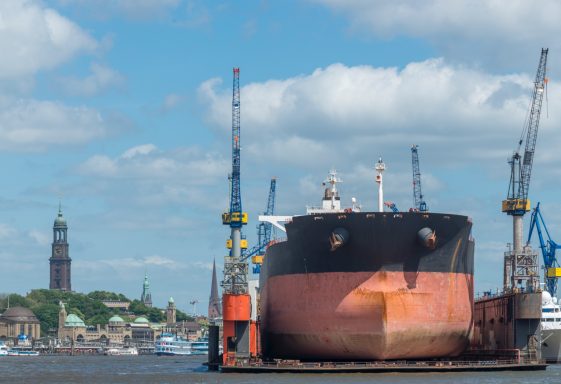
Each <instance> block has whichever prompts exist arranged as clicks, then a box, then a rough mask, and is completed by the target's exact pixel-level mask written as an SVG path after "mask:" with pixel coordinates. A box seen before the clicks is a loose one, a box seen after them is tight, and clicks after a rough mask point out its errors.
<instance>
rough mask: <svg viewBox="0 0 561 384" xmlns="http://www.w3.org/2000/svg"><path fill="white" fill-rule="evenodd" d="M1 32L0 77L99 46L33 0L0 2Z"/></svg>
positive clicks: (48, 65) (24, 73) (23, 73)
mask: <svg viewBox="0 0 561 384" xmlns="http://www.w3.org/2000/svg"><path fill="white" fill-rule="evenodd" d="M0 31H1V33H0V51H1V52H2V60H0V79H11V78H14V77H22V76H30V75H33V74H35V73H36V72H37V71H40V70H43V69H50V68H53V67H56V66H57V65H60V64H61V63H64V62H66V61H68V60H69V59H71V58H72V57H74V56H76V55H77V54H79V53H82V52H90V53H91V52H94V51H95V50H96V49H97V46H98V43H97V42H96V40H95V39H93V38H92V37H91V36H90V35H89V34H88V33H87V32H86V31H84V30H83V29H81V28H80V27H79V26H78V25H76V24H75V23H73V22H72V21H70V20H68V19H67V18H65V17H63V16H61V15H60V14H59V13H58V12H56V11H55V10H53V9H50V8H46V7H44V6H43V5H42V3H41V2H39V1H34V0H11V1H2V2H0Z"/></svg>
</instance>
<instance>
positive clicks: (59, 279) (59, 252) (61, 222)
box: [49, 204, 72, 291]
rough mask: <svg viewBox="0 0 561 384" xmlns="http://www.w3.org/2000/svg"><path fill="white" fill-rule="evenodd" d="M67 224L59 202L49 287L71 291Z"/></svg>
mask: <svg viewBox="0 0 561 384" xmlns="http://www.w3.org/2000/svg"><path fill="white" fill-rule="evenodd" d="M67 234H68V226H67V224H66V219H65V218H64V217H63V216H62V208H61V206H60V204H59V206H58V215H57V217H56V218H55V223H54V226H53V243H52V250H51V258H50V259H49V263H50V282H49V289H60V290H62V291H71V290H72V284H71V273H70V266H71V263H72V259H71V258H70V256H69V254H68V237H67Z"/></svg>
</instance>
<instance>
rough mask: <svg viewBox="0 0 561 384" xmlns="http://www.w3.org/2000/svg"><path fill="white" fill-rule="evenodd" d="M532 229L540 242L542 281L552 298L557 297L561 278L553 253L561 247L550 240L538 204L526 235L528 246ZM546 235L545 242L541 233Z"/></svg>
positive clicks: (560, 269) (560, 270) (560, 271)
mask: <svg viewBox="0 0 561 384" xmlns="http://www.w3.org/2000/svg"><path fill="white" fill-rule="evenodd" d="M534 228H535V229H536V232H537V233H538V240H539V242H540V248H541V250H542V256H543V266H544V280H545V285H546V288H547V291H548V292H549V293H550V294H551V296H553V297H557V280H558V279H559V277H561V268H560V267H559V263H558V262H557V258H556V257H555V252H556V251H557V250H558V249H560V248H561V245H559V244H557V243H556V242H555V241H553V239H552V238H551V235H550V234H549V231H548V230H547V226H546V225H545V221H544V220H543V216H542V214H541V211H540V203H538V204H537V205H536V208H534V210H533V211H532V218H531V220H530V232H529V234H528V244H530V241H531V240H532V233H533V232H534ZM542 229H543V231H545V234H546V235H547V240H546V239H544V236H543V231H542Z"/></svg>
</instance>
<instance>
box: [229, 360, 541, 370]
mask: <svg viewBox="0 0 561 384" xmlns="http://www.w3.org/2000/svg"><path fill="white" fill-rule="evenodd" d="M546 367H547V364H545V362H543V361H536V360H530V361H523V360H520V361H519V360H516V359H515V360H479V361H392V362H383V361H376V362H352V363H331V362H318V363H312V362H300V361H296V360H294V361H293V360H291V361H277V362H271V363H265V362H254V363H242V364H236V365H227V366H225V365H223V366H221V367H220V370H221V371H222V372H225V373H281V372H286V373H369V372H370V373H381V372H466V371H539V370H545V369H546Z"/></svg>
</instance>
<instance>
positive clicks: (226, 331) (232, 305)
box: [222, 293, 257, 365]
mask: <svg viewBox="0 0 561 384" xmlns="http://www.w3.org/2000/svg"><path fill="white" fill-rule="evenodd" d="M222 314H223V343H222V345H223V346H224V355H223V359H222V362H223V364H224V365H231V364H233V363H234V362H235V361H236V359H239V358H241V359H247V358H251V357H255V356H256V355H257V336H256V333H257V326H256V323H255V322H253V321H251V297H250V296H249V295H248V294H237V295H235V294H228V293H224V294H223V295H222Z"/></svg>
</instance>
